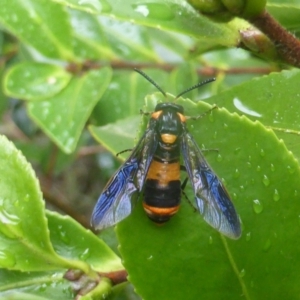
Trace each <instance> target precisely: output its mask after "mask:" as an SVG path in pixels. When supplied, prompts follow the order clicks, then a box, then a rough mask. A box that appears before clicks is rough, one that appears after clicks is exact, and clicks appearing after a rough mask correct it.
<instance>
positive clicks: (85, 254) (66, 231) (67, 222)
mask: <svg viewBox="0 0 300 300" xmlns="http://www.w3.org/2000/svg"><path fill="white" fill-rule="evenodd" d="M47 219H48V223H49V229H50V238H51V242H52V244H53V247H54V249H55V251H56V252H57V253H58V254H59V255H61V256H63V257H65V258H69V259H71V260H72V259H78V260H82V261H85V262H86V263H88V264H89V265H90V266H91V267H92V268H93V269H94V270H96V271H99V272H111V271H117V270H122V269H124V267H123V266H122V264H121V260H120V258H119V257H118V256H117V255H116V254H115V253H114V252H113V251H112V250H111V249H110V248H109V247H108V246H107V245H106V244H105V243H104V242H103V241H102V240H100V239H99V238H98V237H97V236H96V235H95V234H94V233H92V232H91V231H90V230H86V229H85V228H83V227H82V226H81V225H80V224H78V223H77V222H76V221H74V220H73V219H72V218H70V217H69V216H62V215H59V214H58V213H55V212H50V211H47Z"/></svg>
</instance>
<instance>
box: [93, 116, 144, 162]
mask: <svg viewBox="0 0 300 300" xmlns="http://www.w3.org/2000/svg"><path fill="white" fill-rule="evenodd" d="M140 122H141V121H140V117H128V118H126V119H123V120H120V121H118V122H116V123H111V124H108V125H105V126H99V127H96V126H92V125H91V126H89V130H90V132H91V134H92V136H93V137H94V138H95V140H97V141H98V142H99V143H100V144H102V145H103V146H104V147H105V148H106V149H108V150H109V151H111V152H112V153H114V154H116V153H119V152H121V151H123V150H126V149H132V148H133V146H134V143H133V142H134V138H135V137H136V135H137V132H138V128H139V124H140ZM127 156H128V155H126V154H121V155H120V157H122V158H123V159H124V157H127Z"/></svg>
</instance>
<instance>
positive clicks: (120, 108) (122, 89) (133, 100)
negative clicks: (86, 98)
mask: <svg viewBox="0 0 300 300" xmlns="http://www.w3.org/2000/svg"><path fill="white" fill-rule="evenodd" d="M147 74H148V75H149V76H150V77H151V78H154V79H155V81H157V82H159V85H161V86H164V84H165V82H166V78H167V74H166V73H162V72H161V71H157V70H156V71H154V70H148V71H147ZM156 90H157V89H156V88H155V87H154V86H153V85H151V84H150V83H149V82H148V81H147V80H145V78H143V77H142V76H141V75H140V74H138V73H137V72H130V73H128V72H127V71H126V72H124V71H119V72H114V74H113V78H112V80H111V83H110V85H109V87H108V89H107V90H106V92H105V94H104V95H103V97H102V99H101V101H100V102H99V103H98V104H97V106H96V107H95V109H94V111H93V117H94V119H95V122H96V124H97V125H104V124H107V123H113V122H115V121H117V120H120V119H125V118H127V117H129V116H137V115H139V113H140V109H141V108H142V107H143V105H144V97H145V94H147V93H150V92H153V91H156Z"/></svg>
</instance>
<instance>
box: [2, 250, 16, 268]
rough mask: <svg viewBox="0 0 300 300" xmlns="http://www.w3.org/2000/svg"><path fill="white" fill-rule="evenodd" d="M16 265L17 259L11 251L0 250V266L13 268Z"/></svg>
mask: <svg viewBox="0 0 300 300" xmlns="http://www.w3.org/2000/svg"><path fill="white" fill-rule="evenodd" d="M15 264H16V261H15V258H14V256H13V254H12V252H11V251H8V250H0V266H1V267H4V268H11V267H13V266H14V265H15Z"/></svg>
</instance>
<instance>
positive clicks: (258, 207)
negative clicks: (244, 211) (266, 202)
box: [253, 199, 264, 214]
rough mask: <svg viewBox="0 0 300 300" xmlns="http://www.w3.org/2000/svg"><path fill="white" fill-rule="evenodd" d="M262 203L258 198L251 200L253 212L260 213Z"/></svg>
mask: <svg viewBox="0 0 300 300" xmlns="http://www.w3.org/2000/svg"><path fill="white" fill-rule="evenodd" d="M263 209H264V208H263V205H262V204H261V203H260V201H259V200H258V199H255V200H253V210H254V212H255V213H257V214H260V213H261V212H262V211H263Z"/></svg>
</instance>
